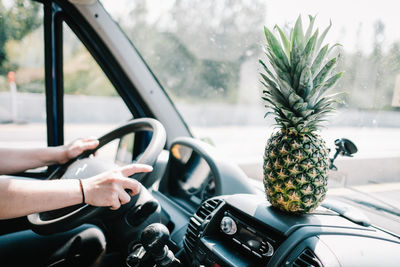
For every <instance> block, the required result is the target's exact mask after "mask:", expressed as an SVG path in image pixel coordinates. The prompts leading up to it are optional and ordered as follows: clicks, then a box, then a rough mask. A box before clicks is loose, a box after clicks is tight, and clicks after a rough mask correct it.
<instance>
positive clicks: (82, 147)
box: [58, 137, 99, 164]
mask: <svg viewBox="0 0 400 267" xmlns="http://www.w3.org/2000/svg"><path fill="white" fill-rule="evenodd" d="M98 145H99V140H97V139H96V138H94V137H89V138H80V139H76V140H74V141H72V142H71V143H69V144H67V145H63V146H61V151H62V152H61V157H60V158H59V160H58V163H60V164H64V163H66V162H67V161H69V160H71V159H74V158H76V157H77V156H79V155H80V154H82V153H83V152H84V151H86V150H90V149H94V148H96V147H97V146H98Z"/></svg>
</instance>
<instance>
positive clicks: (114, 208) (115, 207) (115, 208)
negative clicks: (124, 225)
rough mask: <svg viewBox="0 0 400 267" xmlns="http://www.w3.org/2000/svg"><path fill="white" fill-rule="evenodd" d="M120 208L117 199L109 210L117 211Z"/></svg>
mask: <svg viewBox="0 0 400 267" xmlns="http://www.w3.org/2000/svg"><path fill="white" fill-rule="evenodd" d="M120 207H121V202H119V199H115V200H114V201H113V203H112V205H111V206H110V210H117V209H119V208H120Z"/></svg>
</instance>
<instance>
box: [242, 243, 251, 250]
mask: <svg viewBox="0 0 400 267" xmlns="http://www.w3.org/2000/svg"><path fill="white" fill-rule="evenodd" d="M242 247H244V248H245V249H246V250H248V251H251V249H250V248H249V247H248V246H246V245H245V244H242Z"/></svg>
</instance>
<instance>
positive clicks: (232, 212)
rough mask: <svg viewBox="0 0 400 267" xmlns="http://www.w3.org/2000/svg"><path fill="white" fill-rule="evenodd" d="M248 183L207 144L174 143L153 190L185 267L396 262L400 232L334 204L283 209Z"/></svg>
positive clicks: (352, 264) (237, 170)
mask: <svg viewBox="0 0 400 267" xmlns="http://www.w3.org/2000/svg"><path fill="white" fill-rule="evenodd" d="M247 181H248V178H247V176H245V174H244V173H243V172H242V171H241V170H240V169H239V168H237V167H235V165H233V164H228V163H226V162H224V161H223V160H221V159H220V158H218V157H217V156H216V154H214V152H213V150H212V147H210V146H209V145H207V144H205V143H203V142H201V141H198V140H194V139H191V138H182V139H180V140H177V141H175V142H174V143H173V145H172V146H171V149H170V153H169V159H168V163H167V167H166V171H165V175H164V177H163V178H162V180H161V181H160V185H159V190H158V191H153V196H154V197H155V198H156V199H157V200H158V201H159V202H160V204H161V207H162V209H163V213H164V214H165V217H167V218H168V219H166V221H167V222H168V224H169V225H170V230H171V239H170V241H171V246H172V247H174V248H175V252H176V253H178V254H179V255H180V256H181V258H183V259H184V262H185V264H184V265H185V266H213V267H218V266H398V263H399V262H400V238H399V237H398V236H396V235H394V234H392V233H390V232H387V231H385V230H383V229H380V228H378V227H375V226H371V225H369V224H368V223H367V222H366V221H364V220H363V219H362V218H361V219H359V218H358V217H357V216H355V217H351V216H348V215H349V214H347V213H343V212H341V207H342V206H340V203H339V204H338V203H337V202H329V200H328V199H327V200H326V201H325V202H324V203H325V207H319V208H318V209H317V210H316V211H314V212H313V213H311V214H306V215H290V214H286V213H283V212H281V211H278V210H276V209H274V208H273V207H271V206H270V204H269V203H268V201H267V200H266V198H265V196H264V195H263V194H262V192H261V191H259V190H255V189H254V187H253V186H251V185H249V183H248V182H247ZM335 207H339V208H335Z"/></svg>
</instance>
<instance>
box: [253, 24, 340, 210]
mask: <svg viewBox="0 0 400 267" xmlns="http://www.w3.org/2000/svg"><path fill="white" fill-rule="evenodd" d="M309 19H310V23H309V26H308V28H307V30H306V32H305V33H304V32H303V27H302V20H301V16H299V18H298V19H297V21H296V23H295V26H294V28H293V29H292V30H291V34H290V38H288V37H287V36H286V35H285V33H284V32H283V31H282V30H281V28H279V27H278V26H275V29H276V30H277V36H275V35H274V33H273V32H272V31H270V30H269V29H268V28H266V27H264V31H265V36H266V40H267V45H266V56H267V58H268V61H269V65H267V64H265V63H264V62H263V61H262V60H260V63H261V65H262V67H263V69H264V71H265V73H260V74H261V77H262V81H261V82H262V84H263V85H264V87H265V89H264V91H263V97H262V98H263V99H264V100H265V101H266V107H268V108H270V109H271V110H272V112H268V113H267V115H269V114H270V113H272V114H273V115H274V116H275V121H276V125H277V128H278V129H279V130H278V131H277V132H275V133H274V134H272V136H271V137H270V138H269V140H268V142H267V145H266V148H265V153H264V186H265V191H266V195H267V199H268V200H269V201H270V203H271V204H272V205H273V206H274V207H277V208H279V209H281V210H283V211H286V212H291V213H308V212H311V211H313V210H314V209H315V208H316V207H317V206H318V205H319V203H320V202H321V201H322V200H323V199H324V198H325V194H326V190H327V188H326V186H327V178H328V170H329V156H328V149H327V148H326V145H325V142H324V141H323V140H322V139H321V137H320V136H319V135H318V134H317V132H318V130H319V128H320V127H321V123H322V122H323V121H324V118H325V116H326V115H327V114H328V113H330V112H332V111H333V110H334V107H333V104H334V103H335V102H336V101H337V98H336V96H337V95H325V93H326V91H327V90H328V89H330V88H331V87H333V86H334V85H335V83H336V82H337V81H338V80H339V78H340V77H341V76H342V73H341V72H338V73H336V72H335V71H334V69H335V67H336V64H337V58H338V56H333V57H331V58H329V54H330V51H331V49H332V48H333V47H334V46H336V45H334V46H332V47H331V48H330V47H329V45H328V44H327V45H324V46H322V42H323V40H324V37H325V36H326V34H327V32H328V31H329V29H330V27H331V24H330V25H329V26H328V27H327V28H326V30H325V31H324V32H323V33H322V34H321V35H320V36H319V34H318V29H316V30H315V31H314V32H313V24H314V21H315V17H312V16H309ZM278 34H279V36H278ZM279 37H280V41H279V40H278V39H279Z"/></svg>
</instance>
